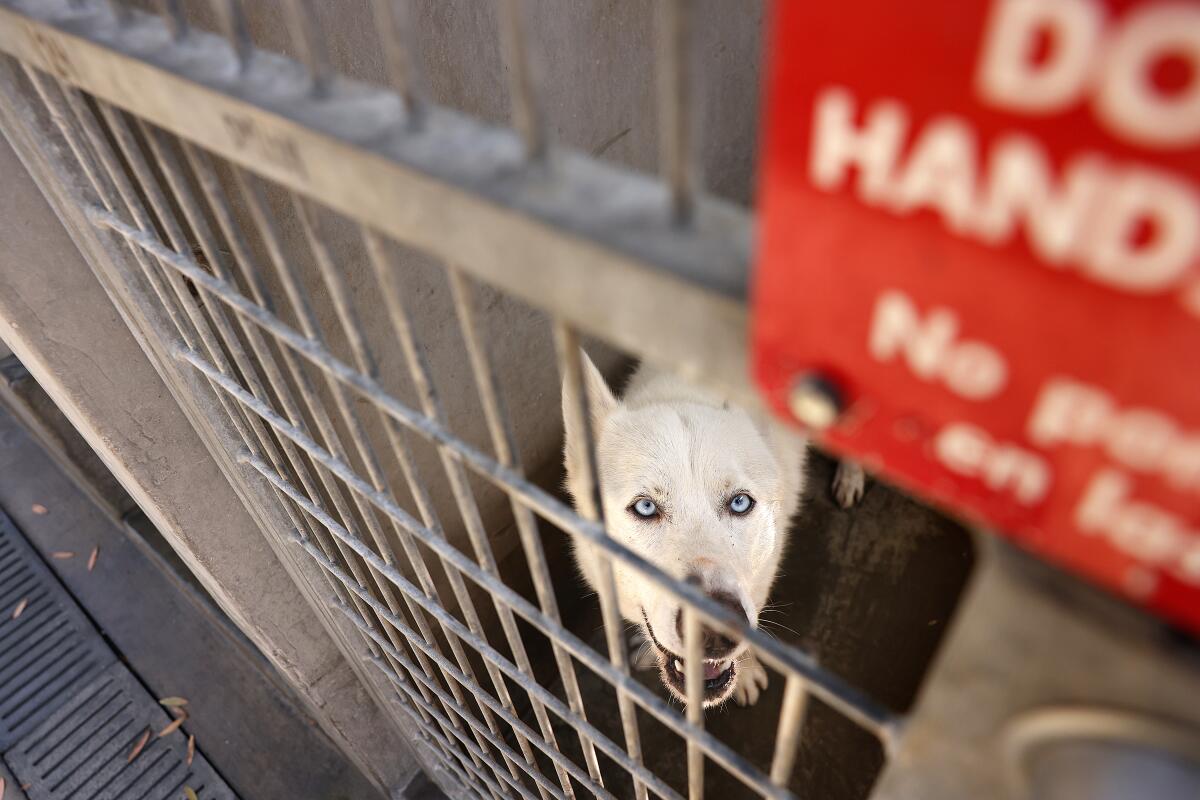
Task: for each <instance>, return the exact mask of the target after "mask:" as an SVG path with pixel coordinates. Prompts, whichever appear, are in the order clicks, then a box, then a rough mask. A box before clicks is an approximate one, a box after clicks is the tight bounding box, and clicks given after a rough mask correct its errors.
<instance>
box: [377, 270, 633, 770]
mask: <svg viewBox="0 0 1200 800" xmlns="http://www.w3.org/2000/svg"><path fill="white" fill-rule="evenodd" d="M446 273H447V276H448V277H449V279H450V292H451V295H452V296H453V298H454V307H455V309H456V311H457V312H458V321H459V329H460V330H461V331H462V334H463V341H464V343H465V344H466V346H467V356H468V359H469V360H470V362H471V371H472V373H473V374H474V376H475V385H476V387H477V388H478V390H479V397H480V401H481V402H482V404H483V415H484V418H485V419H486V421H487V425H488V431H489V432H490V434H491V438H492V447H493V448H494V449H495V451H496V458H497V460H498V461H499V462H500V463H501V464H502V465H504V466H506V467H509V468H510V469H512V470H514V471H515V472H516V473H517V474H518V475H523V470H522V468H521V464H520V459H519V458H518V457H517V447H516V442H515V441H514V440H513V433H512V429H511V427H510V426H509V424H508V415H507V414H506V413H505V411H504V408H503V403H502V402H501V400H500V392H499V390H498V388H497V386H496V379H495V375H494V373H493V372H492V366H491V360H490V359H489V357H488V353H487V347H486V346H485V345H484V343H483V341H482V340H481V338H480V335H479V325H478V321H477V319H476V316H475V303H474V302H473V299H472V296H471V288H470V286H469V284H468V283H467V279H466V278H465V277H464V276H463V274H462V272H461V271H460V270H459V269H458V268H457V267H454V266H452V265H447V267H446ZM395 274H396V273H395V270H388V269H386V268H380V269H377V277H378V278H379V281H380V283H381V284H383V285H385V286H387V287H388V288H385V290H384V297H385V299H386V301H387V302H388V304H389V306H390V307H393V308H395V307H396V306H398V305H400V304H401V303H402V302H403V301H402V299H401V297H400V296H399V292H398V289H399V286H398V285H396V284H397V281H396V278H395ZM393 313H395V312H393ZM509 500H510V505H511V508H512V513H513V518H514V519H515V520H516V523H517V531H518V533H519V534H520V537H521V545H522V547H523V548H524V550H525V560H526V562H527V563H528V565H529V572H530V575H531V576H532V578H533V584H534V590H535V591H536V592H537V596H538V604H539V605H540V606H541V609H542V613H544V614H545V615H546V616H547V617H548V618H549V619H551V620H553V621H554V622H556V623H559V622H561V616H560V615H559V611H558V601H557V600H556V599H555V596H554V585H553V583H552V581H551V579H550V570H549V567H548V566H547V564H546V555H545V552H544V551H543V549H542V542H541V539H540V538H539V536H538V530H537V520H536V519H535V518H534V516H533V512H531V511H530V510H529V508H528V507H527V506H525V505H524V504H523V503H521V502H519V501H517V500H516V499H514V498H513V497H512V496H511V495H510V496H509ZM552 646H553V649H554V658H555V662H556V664H557V666H558V672H559V676H560V677H561V679H562V682H563V688H564V689H565V690H566V693H567V700H568V702H569V703H570V706H571V710H572V711H573V712H574V713H576V714H577V715H579V717H580V719H582V720H584V721H586V720H587V711H586V709H585V707H584V703H583V696H582V694H581V693H580V691H579V681H578V680H577V678H576V675H575V667H574V664H573V663H572V662H571V657H570V654H569V653H567V652H566V650H564V649H563V648H562V647H561V645H560V644H559V643H558V642H552ZM579 743H580V746H581V747H582V748H583V753H584V759H585V761H586V762H587V765H588V772H589V773H590V774H591V776H592V778H593V780H595V781H596V782H597V783H600V785H603V781H602V779H601V776H600V765H599V762H598V761H597V759H596V748H595V745H593V744H592V742H591V741H590V740H588V738H587V737H586V736H585V735H584V734H583V732H582V731H580V733H579ZM639 765H640V762H639ZM635 782H636V779H635Z"/></svg>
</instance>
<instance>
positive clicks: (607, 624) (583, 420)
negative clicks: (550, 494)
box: [554, 319, 646, 800]
mask: <svg viewBox="0 0 1200 800" xmlns="http://www.w3.org/2000/svg"><path fill="white" fill-rule="evenodd" d="M554 349H555V353H556V356H557V358H558V368H559V372H560V373H561V375H562V380H563V384H564V387H566V386H570V387H571V388H572V394H573V396H574V397H575V398H576V402H575V403H574V404H572V405H571V406H570V407H568V408H566V409H565V413H566V414H569V415H571V420H570V421H569V424H570V425H571V426H572V427H573V428H574V429H575V430H577V431H579V432H580V435H581V436H582V437H583V445H584V447H583V448H582V449H583V451H584V457H583V459H582V462H581V463H576V464H575V465H574V466H573V467H572V468H573V469H574V470H575V471H576V474H577V475H578V476H579V479H580V482H581V483H582V484H583V487H584V490H583V492H582V493H581V496H580V497H577V498H576V504H577V505H578V506H579V515H580V516H582V517H583V518H584V519H587V520H591V521H594V522H601V523H603V522H604V505H603V503H602V502H601V497H600V483H599V479H598V476H599V474H600V473H599V471H598V470H597V468H596V438H595V431H593V430H592V415H591V411H590V401H589V399H588V395H587V387H586V385H585V384H584V380H583V363H582V361H581V358H580V352H581V351H580V349H579V337H578V336H577V335H576V334H575V331H573V330H572V329H571V328H570V327H569V326H568V325H567V324H566V323H564V322H563V321H562V320H557V319H556V320H555V321H554ZM564 391H565V388H564ZM579 546H581V547H586V546H588V545H584V544H582V543H580V545H579ZM592 553H593V557H594V558H595V561H596V564H597V566H598V567H599V571H600V576H599V578H600V580H599V585H598V586H597V587H596V593H597V594H598V595H599V596H600V616H601V618H602V620H603V622H604V638H605V642H606V643H607V645H608V658H609V660H610V661H611V662H612V665H613V667H615V668H616V669H618V670H620V672H621V675H623V676H624V677H629V661H628V658H627V655H628V654H627V653H626V652H625V641H624V639H623V638H622V636H621V631H622V630H623V626H622V625H621V615H620V612H619V610H618V608H617V584H616V580H615V578H614V577H613V568H612V559H611V558H610V557H609V555H608V554H607V553H604V552H602V551H600V550H593V551H592ZM615 689H616V693H617V707H618V709H619V710H620V712H621V727H622V729H623V732H624V734H625V751H626V752H627V753H629V757H630V758H631V759H633V760H634V761H635V762H636V763H641V760H642V739H641V734H640V733H639V732H638V726H637V709H636V708H635V707H634V704H633V700H632V699H631V698H630V697H629V695H628V694H627V693H626V692H624V691H623V690H622V689H621V688H620V687H619V686H618V687H615ZM634 785H635V787H636V788H637V789H638V796H639V800H643V799H644V798H645V796H646V794H645V793H646V787H645V786H644V785H643V784H641V783H637V782H635V784H634Z"/></svg>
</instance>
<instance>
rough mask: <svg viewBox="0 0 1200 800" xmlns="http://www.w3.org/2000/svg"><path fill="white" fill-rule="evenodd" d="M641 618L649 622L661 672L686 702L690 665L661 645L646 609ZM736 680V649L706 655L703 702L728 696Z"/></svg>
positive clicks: (649, 631)
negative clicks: (725, 652)
mask: <svg viewBox="0 0 1200 800" xmlns="http://www.w3.org/2000/svg"><path fill="white" fill-rule="evenodd" d="M642 621H643V622H645V624H646V632H647V633H648V634H649V636H650V643H651V644H652V645H654V649H655V651H656V652H657V653H658V666H659V673H660V676H661V677H662V682H663V685H664V686H666V687H667V689H668V690H670V691H671V692H672V693H673V694H674V695H675V696H676V697H678V698H679V699H680V700H683V701H684V702H687V676H686V667H687V665H686V664H685V663H684V659H683V658H682V657H681V656H677V655H675V654H674V653H672V652H671V651H670V650H668V649H667V648H665V647H663V646H662V643H661V642H659V641H658V639H657V638H656V637H655V636H654V628H653V627H651V625H650V620H649V619H647V618H646V612H645V611H642ZM736 683H737V659H736V658H735V657H734V655H733V653H729V654H727V655H724V656H722V657H721V658H706V659H704V705H705V706H706V707H707V706H713V705H717V704H718V703H722V702H724V701H725V700H727V699H728V698H729V696H730V695H731V694H733V689H734V686H735V685H736Z"/></svg>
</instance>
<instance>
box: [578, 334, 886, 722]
mask: <svg viewBox="0 0 1200 800" xmlns="http://www.w3.org/2000/svg"><path fill="white" fill-rule="evenodd" d="M583 367H584V384H585V387H586V391H587V393H588V400H589V408H590V411H591V416H592V419H591V424H592V431H593V435H594V436H595V440H596V465H597V469H598V472H599V481H600V490H601V503H602V506H603V511H604V520H605V523H606V525H607V527H608V531H609V534H610V535H611V536H612V537H613V538H614V539H616V540H617V541H619V542H621V543H622V544H624V545H625V546H626V547H628V548H629V549H631V550H633V551H634V552H636V553H638V554H639V555H641V556H642V557H643V558H645V559H646V560H647V561H650V562H651V563H653V564H654V565H656V566H657V567H659V568H660V569H662V570H663V571H664V572H666V573H667V574H668V575H671V576H672V577H674V578H676V579H678V580H680V581H686V582H689V583H691V584H693V585H695V586H697V587H698V588H699V589H700V590H701V591H703V592H705V593H706V594H707V595H708V596H709V597H711V598H712V599H713V600H715V601H716V602H718V603H720V604H722V605H724V606H726V607H727V608H729V609H730V610H731V611H732V612H733V613H735V614H737V615H739V616H741V617H744V618H745V619H746V620H747V621H748V623H749V624H750V625H756V624H757V622H758V615H759V612H760V611H761V610H762V608H763V606H764V605H765V604H766V602H767V596H768V594H769V593H770V591H771V584H772V583H773V582H774V580H775V577H776V574H777V572H778V571H779V563H780V559H781V557H782V555H783V552H784V549H785V547H786V545H787V539H788V533H789V526H790V521H791V518H792V515H793V514H795V513H796V511H797V509H798V507H799V505H800V500H801V496H802V495H803V491H804V481H805V458H806V449H807V443H806V441H805V440H804V439H803V438H802V437H801V436H799V435H797V434H795V433H793V432H791V431H788V430H786V429H784V428H783V427H782V426H780V425H777V424H775V423H773V422H771V421H770V420H766V419H757V418H755V417H753V416H751V415H750V414H749V413H747V412H746V411H745V410H744V409H741V408H739V407H737V406H735V405H733V404H731V403H730V402H729V401H728V400H726V399H725V398H723V397H721V396H720V395H718V394H715V393H713V392H711V391H708V390H705V389H701V388H698V387H696V386H693V385H691V384H689V383H687V382H685V381H683V380H681V379H680V378H677V377H675V376H674V375H672V374H669V373H666V372H660V371H657V370H654V369H652V368H650V367H648V366H645V365H643V366H642V367H640V368H639V369H638V370H637V372H636V373H634V375H633V377H632V378H631V380H630V382H629V385H628V387H627V388H626V390H625V393H624V395H623V396H622V397H621V398H619V399H618V398H617V397H616V396H615V395H614V394H613V392H612V390H611V389H610V388H609V387H608V384H607V383H605V381H604V378H603V376H601V375H600V372H599V371H598V370H597V369H596V367H595V365H593V364H592V362H591V360H590V359H588V358H587V356H586V355H584V356H583ZM577 402H578V399H577V398H576V397H574V395H573V391H572V388H571V387H568V386H564V388H563V410H564V419H565V420H566V430H565V448H564V449H565V459H566V466H567V489H568V491H570V493H571V495H572V496H573V497H574V498H575V502H576V504H577V505H579V504H581V503H583V502H587V501H585V500H584V499H583V498H584V495H583V494H582V492H583V488H582V486H581V484H580V476H579V475H578V474H577V468H576V466H575V465H577V464H581V463H583V461H582V459H584V458H586V455H587V454H586V453H585V452H583V448H584V442H585V437H584V435H583V432H582V431H579V430H577V429H576V427H575V426H574V425H572V423H571V420H572V419H573V415H572V414H571V413H569V412H568V409H570V408H572V407H573V404H575V403H577ZM863 483H864V477H863V474H862V472H861V470H859V469H858V468H857V467H854V466H853V465H850V464H844V465H843V466H841V467H839V472H838V476H837V478H836V479H835V482H834V494H835V496H836V498H837V500H838V502H839V504H840V505H842V506H843V507H848V506H849V505H851V504H853V503H854V502H855V501H857V499H858V497H859V496H861V494H862V491H863ZM575 558H576V561H577V562H578V565H579V570H580V572H581V573H582V574H583V578H584V580H585V581H587V583H588V584H589V586H590V587H591V588H592V589H596V588H597V586H598V583H599V573H598V565H597V562H596V554H595V553H594V551H593V548H592V547H590V546H588V545H584V544H581V545H580V546H578V547H576V548H575ZM612 563H613V573H614V580H615V582H616V589H617V603H618V607H619V610H620V612H621V615H622V616H623V617H624V618H625V619H626V620H627V621H629V622H632V623H635V624H636V625H637V626H638V628H639V632H640V635H641V637H642V639H643V643H644V644H648V647H643V654H644V657H643V658H642V659H640V663H639V666H644V667H649V666H652V665H653V666H657V668H658V670H659V674H660V676H661V678H662V682H663V685H665V686H666V687H667V689H668V691H670V692H671V694H673V695H674V696H675V697H677V698H678V699H680V700H681V701H684V702H686V692H685V689H684V663H683V658H684V643H683V610H682V608H681V606H680V603H679V601H678V600H677V598H675V597H674V596H673V595H671V594H669V593H668V592H666V591H664V590H662V589H660V588H659V587H658V586H657V585H655V584H654V583H653V582H652V581H650V580H649V579H647V578H645V577H643V576H642V575H641V574H640V573H639V572H638V571H637V570H635V569H633V568H631V567H629V566H626V565H623V564H621V563H620V562H619V561H616V560H614V561H613V562H612ZM702 648H703V652H704V706H705V707H706V708H707V707H711V706H716V705H719V704H721V703H724V702H725V701H727V700H728V699H729V698H730V697H734V698H735V700H736V702H737V703H738V704H739V705H750V704H753V703H754V702H755V701H756V700H757V699H758V696H759V693H760V692H761V691H762V690H763V689H765V688H766V686H767V673H766V671H765V670H764V669H763V667H762V665H760V664H759V663H758V661H757V659H755V657H754V655H753V653H751V652H750V651H749V650H748V648H747V646H746V644H745V643H744V642H739V641H734V640H733V639H730V638H729V637H727V636H726V635H724V634H723V633H721V632H718V631H715V630H711V629H709V628H708V627H707V626H705V627H703V628H702Z"/></svg>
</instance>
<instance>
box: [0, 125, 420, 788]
mask: <svg viewBox="0 0 1200 800" xmlns="http://www.w3.org/2000/svg"><path fill="white" fill-rule="evenodd" d="M0 175H3V176H4V179H3V180H0V219H2V220H3V221H4V223H3V225H2V226H0V338H3V339H4V341H5V342H6V343H7V345H8V346H9V347H11V348H12V350H13V351H14V352H15V353H16V354H17V355H18V356H19V357H20V359H21V361H22V363H23V364H24V365H25V366H26V367H27V368H28V369H29V371H30V372H31V373H32V374H33V376H34V377H35V378H36V379H37V380H38V382H39V384H41V385H42V387H43V388H45V389H46V391H47V393H48V394H50V396H51V397H52V398H53V399H54V401H55V402H56V404H57V405H58V406H59V408H60V409H62V411H63V412H64V413H65V414H66V415H67V417H68V418H69V419H70V420H71V422H72V423H73V424H74V425H75V426H76V428H77V429H78V430H79V431H80V432H81V434H82V435H83V436H84V437H85V438H86V439H87V440H88V442H89V444H90V445H91V446H92V448H93V449H94V450H95V451H96V453H97V454H99V455H100V457H101V458H102V459H103V460H104V461H105V463H106V465H107V466H108V468H109V469H110V470H111V471H112V473H113V474H114V475H115V476H117V478H118V480H120V481H121V484H122V485H123V486H124V487H125V489H126V490H127V491H128V492H129V493H130V494H131V495H132V496H133V497H134V499H135V500H137V502H138V504H139V505H140V506H141V507H142V508H143V510H145V511H146V513H147V515H148V516H150V518H151V519H152V520H153V522H154V524H155V525H156V527H158V529H159V530H160V531H162V533H163V534H164V536H166V537H167V538H168V540H169V541H171V543H172V545H173V546H174V547H175V549H176V550H177V551H178V552H179V553H180V554H181V555H182V556H183V557H184V559H185V561H186V562H187V563H188V566H189V567H190V568H191V569H192V570H193V571H194V572H195V574H196V575H197V576H198V578H199V579H200V581H201V582H202V583H203V585H204V586H205V588H206V589H207V590H208V591H209V593H210V594H211V595H212V596H213V598H214V599H215V600H216V601H217V602H218V603H219V604H220V605H221V607H222V608H223V609H224V610H225V611H226V613H228V614H229V615H230V617H231V618H232V619H233V620H234V621H235V622H236V623H237V624H238V626H239V627H240V628H241V629H242V630H243V631H245V633H246V634H247V636H249V637H250V639H251V640H252V641H253V642H254V643H255V644H256V645H257V646H258V647H259V648H260V649H261V650H262V651H263V652H264V653H265V654H266V655H267V657H268V658H270V659H271V661H272V662H273V663H274V664H275V665H276V666H277V667H278V668H279V669H280V670H281V671H282V672H283V673H284V674H285V675H286V676H287V677H288V679H289V680H290V681H291V682H292V683H293V685H294V686H295V687H296V688H297V690H298V691H299V693H300V695H301V696H302V697H303V698H304V699H305V701H306V702H307V703H308V704H309V706H310V709H311V711H312V713H313V715H314V717H315V718H316V719H318V720H319V721H320V722H321V723H322V725H323V727H325V728H326V731H327V732H328V733H330V735H331V736H332V737H333V738H334V740H335V741H338V742H339V743H340V744H342V745H343V746H347V747H348V749H350V750H351V751H352V752H353V753H355V754H356V755H357V758H356V760H357V761H358V762H359V764H360V766H364V761H373V762H375V767H374V770H375V772H374V775H373V778H374V779H375V780H376V781H377V782H380V783H383V784H384V785H403V783H404V782H406V780H407V777H408V775H410V774H411V772H412V771H413V769H414V762H413V759H412V756H411V754H410V753H409V752H408V751H407V748H406V747H405V745H404V744H402V743H401V742H400V741H399V740H398V739H396V738H394V736H393V735H392V734H391V733H390V731H391V728H390V727H389V726H388V725H387V724H385V723H383V722H382V721H381V719H380V718H379V712H378V711H377V710H376V708H375V706H374V704H373V703H371V702H370V700H369V699H368V698H367V696H366V694H365V693H364V691H363V689H362V687H361V685H360V684H359V682H358V680H357V678H356V677H355V676H354V674H353V673H352V672H351V671H350V669H349V666H348V665H347V663H346V662H345V660H344V659H343V657H342V655H341V653H340V652H339V651H338V650H337V648H336V647H335V645H334V643H333V641H332V640H331V639H330V638H329V636H328V635H327V634H326V632H325V630H324V628H323V627H322V626H321V624H320V623H319V622H318V621H317V619H316V617H315V616H314V613H313V611H312V610H311V608H310V607H309V605H308V604H307V603H306V602H305V600H304V599H303V597H302V595H301V594H300V592H299V590H298V589H297V587H296V585H295V584H294V583H293V582H292V580H291V579H290V578H289V576H288V575H287V573H286V572H285V571H284V569H283V567H282V566H281V565H280V564H279V562H278V561H277V560H276V558H275V555H274V554H273V553H272V552H271V551H270V549H269V548H268V547H267V545H266V543H265V542H264V540H263V537H262V534H261V533H259V531H258V529H257V527H256V526H255V525H254V523H253V522H252V521H251V519H250V517H249V516H248V514H247V513H246V511H245V509H244V508H243V506H242V504H241V502H240V501H239V500H238V498H237V496H236V495H235V494H234V493H233V491H232V489H231V488H230V486H229V484H228V483H227V482H226V480H225V478H224V476H223V475H222V474H221V472H220V471H219V470H218V468H217V466H216V464H215V463H214V462H213V461H212V459H211V457H210V456H209V455H208V451H207V450H206V449H205V447H204V445H203V444H202V443H201V441H200V439H199V438H198V436H197V435H196V433H195V431H194V430H193V428H192V426H191V425H190V424H189V423H188V421H187V419H185V418H184V416H183V414H182V412H181V411H180V410H179V408H178V406H177V405H176V404H175V401H174V399H173V398H172V397H171V396H170V394H169V393H168V391H167V389H166V387H165V386H164V385H163V383H162V381H161V380H160V379H159V376H158V375H157V373H156V372H155V371H154V369H153V368H152V366H151V365H150V363H149V362H148V361H147V360H146V356H145V354H144V353H143V352H142V350H141V348H140V347H139V345H138V344H137V342H136V341H135V340H134V338H133V336H132V335H131V334H130V332H129V330H128V329H127V328H126V326H125V324H124V322H123V321H122V320H121V319H120V317H119V316H118V314H117V312H116V310H115V309H114V308H113V306H112V304H111V302H110V301H109V299H108V297H107V295H106V294H105V292H104V290H103V288H102V287H101V286H100V284H99V283H98V282H97V281H96V279H95V278H94V277H93V275H92V273H91V270H90V269H89V268H88V266H87V264H86V263H85V262H84V261H83V258H82V257H81V256H80V254H79V252H78V250H77V249H76V248H75V245H74V243H73V242H72V241H71V239H70V237H69V236H68V235H67V233H66V231H65V230H64V229H63V227H62V225H61V224H60V223H59V221H58V219H57V218H56V217H55V215H54V213H53V212H52V211H51V209H50V207H49V206H48V205H47V204H46V201H45V200H44V199H43V197H42V195H41V193H40V192H39V190H38V188H37V186H36V185H35V184H34V183H33V181H32V179H30V177H29V175H28V174H27V173H26V172H25V169H24V167H23V166H22V165H21V163H20V162H19V161H18V160H17V158H16V156H15V154H14V153H13V151H12V150H11V149H10V148H9V146H8V145H7V143H5V142H4V141H3V140H0ZM364 754H367V755H364ZM370 754H373V756H370ZM368 756H370V757H368ZM364 769H370V767H367V766H364ZM381 769H382V770H384V771H381ZM387 771H391V772H392V774H387Z"/></svg>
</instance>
